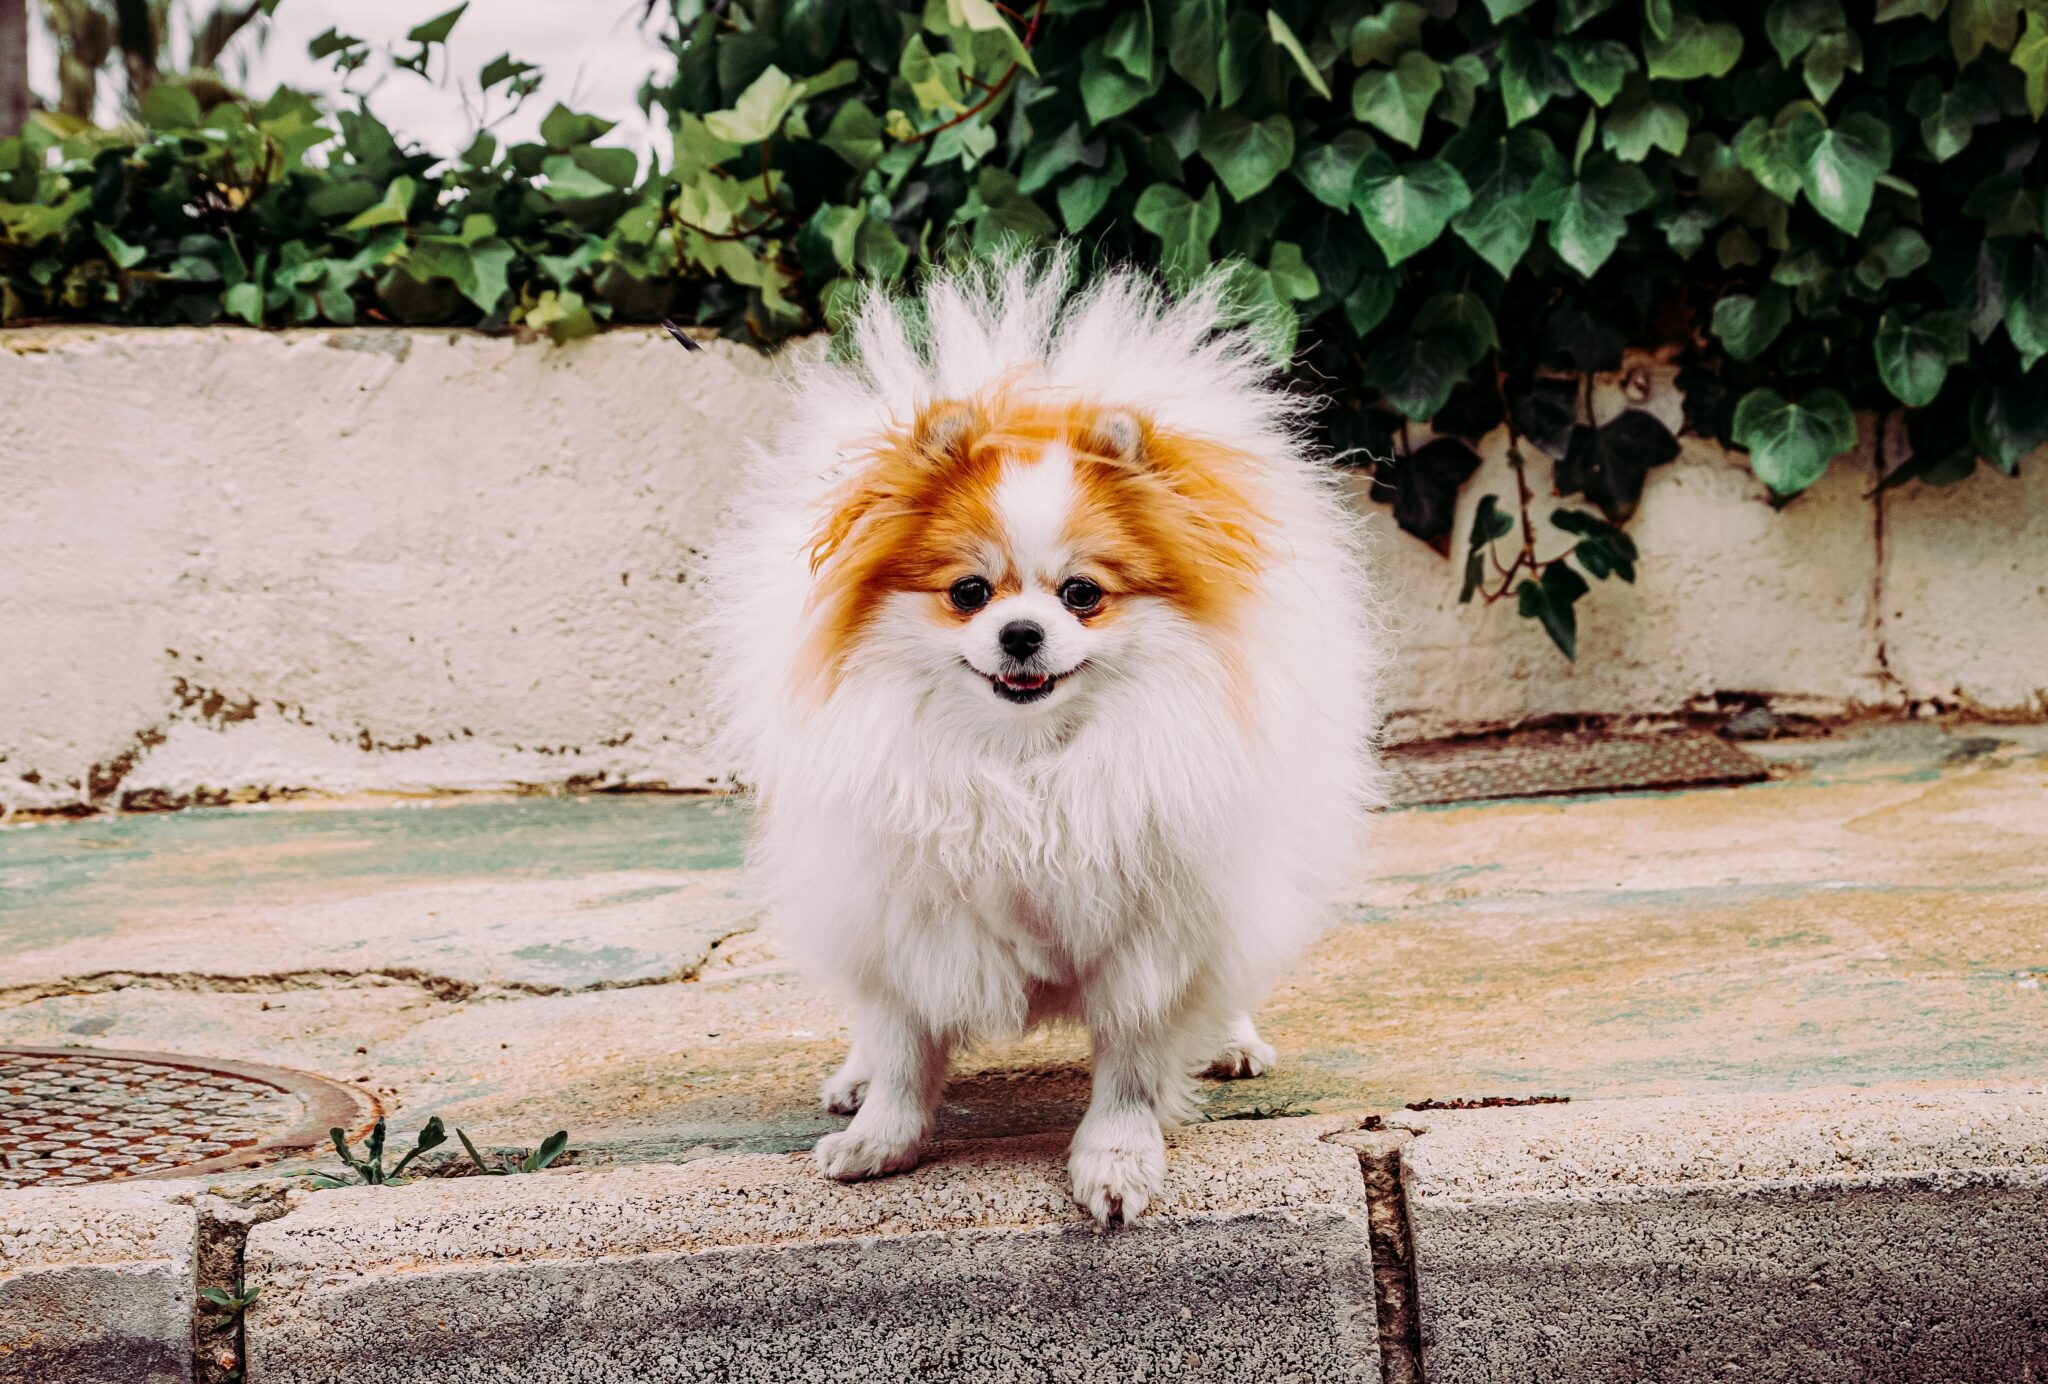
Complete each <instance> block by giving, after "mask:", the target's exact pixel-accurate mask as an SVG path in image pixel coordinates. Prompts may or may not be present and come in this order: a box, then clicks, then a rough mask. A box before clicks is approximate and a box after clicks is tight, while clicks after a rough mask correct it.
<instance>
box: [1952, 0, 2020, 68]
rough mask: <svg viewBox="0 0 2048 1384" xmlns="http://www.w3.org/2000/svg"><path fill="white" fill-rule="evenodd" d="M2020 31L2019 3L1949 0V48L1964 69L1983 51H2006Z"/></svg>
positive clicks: (2003, 0) (1990, 0)
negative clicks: (1989, 49) (1991, 49)
mask: <svg viewBox="0 0 2048 1384" xmlns="http://www.w3.org/2000/svg"><path fill="white" fill-rule="evenodd" d="M2019 32H2020V0H1949V7H1948V38H1949V46H1950V47H1952V48H1953V49H1954V50H1955V55H1956V61H1957V62H1958V63H1960V64H1961V65H1963V66H1965V67H1967V66H1969V65H1970V64H1971V63H1973V62H1975V61H1976V60H1977V55H1978V54H1979V53H1982V52H1983V51H1984V50H1985V49H1986V48H1995V49H1997V50H1998V51H1999V52H2001V53H2004V52H2007V51H2009V50H2010V49H2011V48H2012V46H2013V41H2014V40H2015V39H2017V38H2018V37H2019Z"/></svg>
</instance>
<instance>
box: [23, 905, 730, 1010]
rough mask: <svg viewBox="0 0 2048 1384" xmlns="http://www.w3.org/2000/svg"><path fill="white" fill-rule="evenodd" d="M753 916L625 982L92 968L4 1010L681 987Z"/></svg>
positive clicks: (402, 972)
mask: <svg viewBox="0 0 2048 1384" xmlns="http://www.w3.org/2000/svg"><path fill="white" fill-rule="evenodd" d="M758 925H759V924H758V920H752V919H750V920H749V921H748V922H747V923H746V925H745V926H744V927H736V928H733V929H732V930H730V931H728V932H723V933H720V934H719V935H718V936H716V937H714V938H712V939H711V942H710V943H709V944H708V945H707V946H706V947H705V948H704V954H703V955H702V956H701V957H699V958H698V959H697V960H695V961H693V962H691V963H689V964H687V965H684V966H680V967H678V968H676V969H675V970H673V971H668V972H665V973H663V974H661V975H655V976H640V977H636V978H633V979H624V980H599V981H593V982H591V983H590V984H588V985H552V984H549V983H547V982H545V981H525V980H481V981H479V980H463V979H461V978H459V977H456V976H448V975H440V974H437V973H435V972H433V971H428V970H423V969H421V968H419V967H413V966H370V967H362V968H359V969H350V968H347V967H340V966H312V967H304V968H301V969H296V970H288V971H268V972H263V973H260V974H253V975H251V974H244V975H229V974H216V973H211V972H204V971H137V970H131V969H119V970H107V971H92V972H88V973H86V974H83V975H76V976H65V977H62V978H61V979H58V980H48V981H36V982H31V983H29V984H26V985H10V986H5V987H0V1007H9V1008H12V1007H16V1006H20V1005H25V1004H34V1003H36V1002H37V1001H39V1000H48V999H60V998H70V997H74V996H79V995H103V994H110V993H113V992H116V991H121V990H127V989H131V988H148V989H166V990H178V991H183V992H185V993H188V994H223V995H270V994H285V993H289V992H292V991H300V990H340V989H348V988H351V987H353V986H355V985H357V984H359V983H361V982H375V981H390V982H394V983H397V984H404V985H416V986H418V987H419V988H420V989H421V990H423V991H425V992H426V993H427V995H428V996H429V997H430V998H432V999H436V1000H440V1001H442V1002H444V1003H448V1004H461V1003H465V1002H468V1001H471V1000H478V1001H488V1000H512V999H541V998H553V997H559V996H563V995H589V994H597V993H599V992H602V991H606V990H638V989H641V988H643V987H645V986H649V985H678V984H686V983H688V982H690V981H694V980H696V979H698V977H699V976H701V975H702V974H703V971H704V968H705V967H706V966H708V965H709V964H710V963H711V959H712V957H713V955H714V954H716V952H717V951H718V949H719V948H720V947H722V946H724V945H725V944H726V943H727V942H730V941H732V940H733V939H734V938H735V937H744V936H746V935H747V934H748V933H751V932H753V931H754V930H755V928H756V927H757V926H758Z"/></svg>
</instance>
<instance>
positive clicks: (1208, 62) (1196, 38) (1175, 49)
mask: <svg viewBox="0 0 2048 1384" xmlns="http://www.w3.org/2000/svg"><path fill="white" fill-rule="evenodd" d="M1226 28H1227V19H1226V17H1225V14H1224V6H1223V0H1167V14H1166V61H1167V64H1168V66H1170V67H1172V68H1173V70H1174V71H1175V72H1177V73H1179V74H1180V77H1181V80H1182V81H1184V82H1186V83H1187V84H1188V85H1189V86H1191V87H1193V88H1194V89H1195V90H1196V91H1199V92H1200V93H1202V99H1203V100H1205V101H1210V102H1213V101H1215V100H1216V98H1217V96H1218V95H1219V94H1220V91H1221V88H1220V86H1219V81H1220V79H1221V76H1222V61H1221V59H1222V54H1223V35H1224V32H1225V29H1226Z"/></svg>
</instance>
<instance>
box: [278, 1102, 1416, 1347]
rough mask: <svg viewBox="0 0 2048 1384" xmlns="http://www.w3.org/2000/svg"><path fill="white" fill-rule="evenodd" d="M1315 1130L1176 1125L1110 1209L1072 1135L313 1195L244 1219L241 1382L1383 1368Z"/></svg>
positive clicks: (1351, 1235) (1332, 1164) (1346, 1177)
mask: <svg viewBox="0 0 2048 1384" xmlns="http://www.w3.org/2000/svg"><path fill="white" fill-rule="evenodd" d="M1322 1127H1323V1126H1321V1125H1317V1124H1313V1123H1311V1124H1309V1125H1306V1126H1304V1125H1302V1124H1301V1123H1299V1122H1288V1123H1287V1124H1286V1125H1276V1124H1264V1123H1256V1124H1239V1125H1214V1126H1207V1127H1204V1128H1201V1129H1197V1130H1191V1131H1188V1132H1186V1133H1184V1134H1182V1135H1180V1136H1178V1137H1177V1138H1176V1139H1175V1141H1174V1145H1173V1149H1172V1154H1171V1157H1170V1159H1169V1165H1168V1166H1169V1173H1168V1183H1167V1188H1166V1192H1165V1195H1164V1196H1163V1197H1162V1198H1161V1201H1160V1203H1159V1211H1158V1213H1157V1214H1155V1215H1152V1216H1149V1217H1147V1219H1146V1220H1145V1221H1144V1222H1142V1223H1140V1224H1139V1225H1137V1226H1134V1227H1127V1228H1123V1229H1119V1230H1114V1231H1108V1232H1104V1231H1099V1230H1097V1229H1096V1228H1095V1227H1093V1226H1092V1225H1090V1224H1087V1223H1086V1222H1085V1221H1084V1220H1083V1218H1082V1217H1081V1214H1080V1213H1079V1212H1078V1211H1077V1210H1076V1209H1075V1208H1074V1207H1073V1205H1072V1203H1071V1201H1070V1200H1069V1198H1068V1196H1067V1192H1066V1186H1065V1179H1064V1175H1063V1167H1062V1165H1063V1154H1064V1140H1063V1139H1059V1138H1047V1137H1035V1138H1025V1139H1010V1140H992V1141H987V1142H984V1143H978V1144H974V1145H968V1146H958V1147H955V1148H953V1149H950V1150H942V1151H941V1152H940V1154H939V1156H938V1157H937V1158H935V1159H934V1160H933V1161H932V1162H930V1163H928V1164H926V1165H925V1166H924V1167H922V1168H920V1169H918V1170H916V1171H914V1172H912V1173H909V1174H906V1175H904V1176H901V1177H897V1178H892V1179H888V1180H885V1181H880V1182H875V1183H869V1184H864V1185H860V1186H852V1187H847V1186H839V1185H836V1184H831V1183H827V1182H825V1181H824V1180H823V1179H821V1178H819V1177H818V1175H817V1174H816V1172H815V1171H814V1170H813V1169H812V1168H811V1167H810V1166H809V1163H808V1160H807V1159H803V1158H796V1157H776V1156H737V1157H724V1158H714V1159H706V1160H702V1161H699V1162H695V1163H691V1164H687V1165H683V1166H679V1167H637V1168H621V1169H609V1170H601V1171H594V1172H587V1173H577V1172H573V1171H571V1172H564V1173H561V1174H556V1175H542V1176H539V1177H512V1178H502V1179H489V1180H483V1179H471V1180H464V1181H459V1182H442V1183H431V1184H420V1185H415V1186H412V1187H406V1188H400V1189H361V1190H351V1191H336V1192H326V1193H319V1194H313V1195H309V1196H307V1197H306V1198H305V1199H304V1200H303V1202H302V1204H301V1205H300V1206H299V1207H298V1208H296V1209H295V1210H294V1211H293V1212H292V1213H291V1214H290V1215H289V1216H287V1217H285V1218H284V1219H282V1220H278V1221H274V1222H272V1223H270V1224H268V1225H265V1226H261V1227H258V1228H257V1230H256V1231H255V1232H254V1233H253V1234H252V1235H251V1236H250V1240H249V1249H248V1258H247V1268H248V1274H249V1277H250V1280H251V1281H252V1282H258V1283H261V1284H262V1285H263V1297H262V1299H261V1301H260V1302H259V1303H258V1304H257V1306H256V1307H255V1308H254V1309H253V1310H252V1311H251V1313H250V1314H249V1347H250V1376H249V1377H250V1379H251V1380H252V1381H255V1384H301V1382H303V1384H310V1382H311V1381H315V1380H327V1379H334V1378H340V1377H343V1376H346V1377H348V1378H349V1379H350V1380H351V1381H352V1382H353V1384H401V1382H406V1384H410V1382H411V1381H418V1382H419V1384H426V1381H434V1382H435V1384H459V1382H460V1381H468V1380H486V1379H505V1378H518V1377H545V1378H555V1379H562V1380H592V1381H596V1380H604V1381H607V1384H630V1382H631V1381H639V1380H649V1381H653V1380H660V1381H663V1382H664V1384H667V1382H668V1381H677V1380H696V1379H705V1380H710V1379H718V1380H734V1381H746V1380H764V1381H765V1380H773V1381H777V1384H784V1382H786V1381H797V1380H809V1379H819V1380H824V1379H830V1380H834V1381H841V1380H863V1379H875V1380H884V1379H886V1380H892V1381H893V1380H905V1379H932V1380H942V1379H943V1380H951V1379H966V1378H973V1379H1000V1380H1011V1379H1015V1380H1046V1381H1053V1380H1094V1379H1104V1378H1116V1379H1132V1380H1141V1379H1161V1380H1165V1379H1176V1380H1177V1379H1189V1380H1208V1379H1213V1380H1244V1379H1258V1380H1300V1381H1311V1380H1313V1381H1330V1380H1347V1381H1351V1380H1355V1381H1362V1382H1365V1384H1372V1382H1374V1381H1377V1379H1378V1350H1377V1346H1376V1343H1375V1323H1374V1314H1373V1293H1372V1261H1371V1254H1370V1250H1369V1247H1368V1241H1367V1234H1366V1224H1365V1221H1366V1216H1365V1199H1364V1187H1363V1182H1362V1180H1361V1178H1360V1175H1359V1169H1358V1162H1357V1159H1356V1156H1355V1155H1354V1154H1353V1153H1351V1152H1350V1151H1349V1150H1347V1149H1342V1148H1338V1147H1336V1146H1333V1145H1330V1144H1325V1143H1321V1142H1319V1141H1318V1140H1317V1138H1316V1137H1315V1136H1316V1133H1317V1132H1319V1130H1320V1129H1321V1128H1322Z"/></svg>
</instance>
